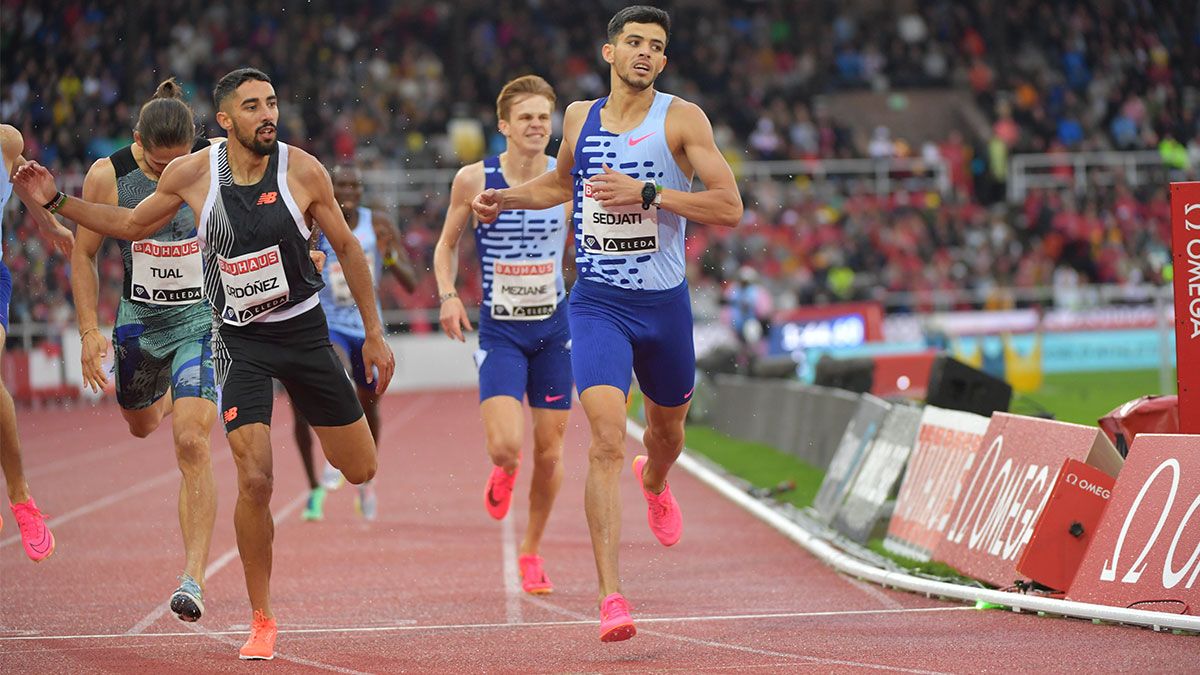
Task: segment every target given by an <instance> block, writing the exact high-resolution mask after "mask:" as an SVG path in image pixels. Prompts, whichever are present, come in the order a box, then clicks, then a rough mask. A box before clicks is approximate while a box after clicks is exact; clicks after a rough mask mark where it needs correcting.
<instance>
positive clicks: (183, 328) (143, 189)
mask: <svg viewBox="0 0 1200 675" xmlns="http://www.w3.org/2000/svg"><path fill="white" fill-rule="evenodd" d="M208 146H209V143H208V141H207V140H206V139H203V138H201V139H197V140H196V143H195V144H194V145H193V146H192V152H196V151H199V150H203V149H204V148H207V147H208ZM109 160H110V161H111V162H112V165H113V173H114V174H116V179H117V206H120V207H122V208H126V209H132V208H134V207H136V206H137V205H138V204H140V203H141V202H142V200H144V199H146V198H147V197H149V196H150V195H152V194H154V190H155V188H156V187H157V186H158V181H155V180H153V179H151V178H150V177H149V176H147V175H146V174H145V172H143V171H142V169H141V168H140V167H139V166H138V163H137V160H135V159H134V158H133V150H132V146H126V147H124V148H122V149H120V150H118V151H116V152H114V153H113V154H112V155H110V156H109ZM117 246H118V247H119V248H120V250H121V260H122V262H123V263H124V265H125V275H124V281H123V282H122V296H121V303H120V305H119V306H118V307H117V325H118V326H124V325H127V324H132V323H138V324H141V325H144V326H171V327H172V331H171V333H172V335H177V334H182V335H191V334H195V333H201V332H204V331H205V330H207V329H208V328H209V323H210V319H209V309H208V305H207V304H206V303H205V302H204V295H203V292H202V286H203V277H202V272H201V260H200V252H199V244H198V242H197V240H196V217H195V214H194V213H193V212H192V209H191V208H189V207H188V206H187V204H184V205H183V206H181V207H180V208H179V211H178V212H177V213H176V214H175V217H174V218H172V219H171V221H170V222H168V223H167V224H166V225H164V226H163V227H162V229H161V230H159V231H158V232H155V233H154V234H152V235H150V237H148V238H146V239H143V240H141V241H136V242H131V241H125V240H117ZM135 258H136V263H135ZM135 287H136V292H134V289H135ZM151 333H153V331H151ZM163 339H164V340H166V339H173V338H172V337H171V336H164V337H163ZM151 347H153V345H151Z"/></svg>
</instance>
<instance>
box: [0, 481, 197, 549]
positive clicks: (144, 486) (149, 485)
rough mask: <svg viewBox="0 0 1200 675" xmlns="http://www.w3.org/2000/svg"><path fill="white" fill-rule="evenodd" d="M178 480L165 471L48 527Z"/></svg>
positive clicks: (16, 538) (9, 541)
mask: <svg viewBox="0 0 1200 675" xmlns="http://www.w3.org/2000/svg"><path fill="white" fill-rule="evenodd" d="M213 464H214V466H215V465H216V462H213ZM178 478H179V469H178V468H173V469H171V470H170V471H167V472H166V473H161V474H159V475H157V476H155V477H153V478H148V479H146V480H144V481H142V482H140V483H137V484H135V485H132V486H130V487H127V488H125V489H124V490H121V491H120V492H114V493H113V494H111V495H108V496H107V497H104V498H102V499H97V500H96V501H94V502H89V503H88V504H87V505H85V506H81V507H79V508H77V509H75V510H74V511H68V512H67V513H64V514H63V515H61V516H53V517H52V518H51V519H50V527H51V529H57V528H59V527H62V526H63V525H66V524H67V523H69V522H71V521H72V520H75V519H76V518H79V517H82V516H86V515H88V514H89V513H93V512H95V511H99V510H100V509H103V508H105V507H107V506H111V505H113V504H116V503H117V502H119V501H122V500H124V499H128V498H129V497H133V496H135V495H140V494H142V493H143V492H149V491H150V490H152V489H154V488H156V487H158V486H159V485H161V484H163V483H166V482H167V481H170V480H171V479H178ZM20 540H21V535H19V534H17V535H14V536H11V537H9V538H8V539H4V540H0V549H2V548H4V547H5V546H8V545H10V544H13V543H15V542H18V541H20Z"/></svg>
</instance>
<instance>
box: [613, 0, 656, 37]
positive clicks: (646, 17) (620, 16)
mask: <svg viewBox="0 0 1200 675" xmlns="http://www.w3.org/2000/svg"><path fill="white" fill-rule="evenodd" d="M627 23H656V24H658V25H660V26H662V29H663V32H665V33H666V34H667V40H668V41H670V39H671V15H670V14H667V12H666V11H665V10H662V9H659V8H658V7H651V6H650V5H630V6H629V7H626V8H625V9H622V10H620V11H619V12H617V13H616V14H613V18H612V19H610V20H609V22H608V41H609V42H610V43H613V44H616V42H617V36H618V35H620V34H621V31H622V30H624V29H625V24H627Z"/></svg>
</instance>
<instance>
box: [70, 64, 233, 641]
mask: <svg viewBox="0 0 1200 675" xmlns="http://www.w3.org/2000/svg"><path fill="white" fill-rule="evenodd" d="M182 94H183V90H182V89H181V88H180V86H179V85H178V84H177V83H176V82H175V80H174V79H169V80H166V81H165V82H163V83H162V84H160V85H159V86H158V90H157V91H155V93H154V98H153V99H151V100H150V101H148V102H147V103H146V104H145V105H143V106H142V108H141V110H140V111H139V113H138V121H137V126H136V127H135V128H134V132H133V138H134V142H133V144H132V145H129V146H126V147H124V148H122V149H120V150H118V151H116V152H115V153H113V154H112V155H111V156H110V157H105V158H102V159H99V160H97V161H96V163H95V164H93V165H92V167H91V168H90V169H89V170H88V173H87V177H86V178H84V181H83V198H84V199H86V200H89V201H94V202H99V203H103V204H112V205H114V206H122V207H125V208H130V209H132V208H133V207H135V206H137V205H138V203H139V202H141V201H142V200H143V199H145V198H146V197H148V196H150V195H151V194H153V193H154V189H155V185H156V183H157V180H158V177H159V175H160V174H161V173H162V171H163V170H164V169H165V168H166V167H167V165H168V164H170V163H171V161H172V160H174V159H175V158H177V157H183V156H184V155H188V154H190V153H192V152H194V151H197V150H202V149H205V148H207V147H208V146H209V142H208V141H207V140H206V139H203V138H201V139H197V138H196V122H195V118H194V116H193V115H192V110H191V108H189V107H188V105H187V104H186V103H184V102H183V100H182V98H181V97H182ZM102 243H104V237H102V236H101V235H99V234H96V233H95V232H92V231H91V230H88V229H87V228H80V229H79V240H78V244H77V245H76V246H75V252H74V255H73V256H72V259H71V263H72V264H71V293H72V295H73V296H74V298H75V313H76V316H77V318H78V322H79V339H80V343H81V344H80V361H81V367H82V373H83V379H84V384H85V385H89V386H91V387H92V389H93V390H94V391H101V390H103V388H104V386H105V385H106V384H107V379H108V378H107V377H106V376H105V373H104V370H103V368H102V366H101V363H102V361H103V358H104V356H105V354H106V353H107V352H108V340H106V339H105V337H104V335H103V333H101V332H100V327H99V316H98V315H97V311H96V305H97V299H98V296H99V283H98V279H97V274H96V253H97V252H98V251H99V250H100V245H101V244H102ZM117 243H118V245H119V246H120V249H121V258H122V262H123V263H124V267H125V270H124V272H125V274H124V282H123V284H122V286H123V293H122V297H121V302H120V305H119V306H118V307H117V315H116V317H115V326H114V329H113V366H114V373H115V380H116V383H115V385H116V393H117V403H118V404H119V405H120V406H121V415H122V416H123V417H124V418H125V422H126V423H127V424H128V425H129V433H131V434H133V435H134V436H136V437H138V438H145V437H147V436H149V435H150V434H151V433H152V432H153V431H154V430H155V429H157V428H158V427H159V424H161V423H162V421H163V420H164V419H165V418H166V417H167V415H171V430H172V437H173V439H174V446H175V459H176V462H177V464H178V466H179V472H180V474H181V475H182V480H181V481H180V483H179V524H180V530H181V532H182V534H183V548H184V555H185V563H184V569H183V575H182V576H181V577H180V585H179V587H178V588H177V589H176V590H175V592H174V593H172V595H171V601H170V605H171V609H172V611H174V612H175V614H176V615H177V616H178V617H179V618H180V619H182V620H184V621H197V620H199V619H200V616H201V615H202V614H203V613H204V603H203V600H202V595H203V589H204V571H205V566H206V565H207V564H208V549H209V544H210V543H211V541H212V530H213V522H214V520H215V519H216V516H217V488H216V484H215V483H214V481H213V472H212V457H211V452H210V449H209V440H208V439H209V436H210V435H211V433H210V432H211V431H212V426H213V422H215V421H216V419H217V387H216V382H215V381H214V380H213V364H212V348H211V339H210V338H211V335H212V316H211V315H212V312H211V310H210V309H209V307H208V303H207V302H205V301H204V297H203V293H202V292H201V287H202V285H203V283H202V282H203V276H202V272H201V262H200V247H199V244H198V242H197V240H196V216H195V214H193V213H192V211H191V209H190V208H188V207H186V206H185V207H183V208H181V209H179V212H178V213H176V214H175V217H174V218H172V219H171V221H170V222H168V223H167V224H166V225H164V226H163V228H162V229H161V230H159V231H158V232H155V233H154V234H153V235H151V236H150V237H148V238H146V239H143V240H141V241H135V242H129V241H122V240H118V242H117ZM109 320H110V319H109V318H107V317H106V319H105V321H106V322H107V321H109Z"/></svg>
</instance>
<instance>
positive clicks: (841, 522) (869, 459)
mask: <svg viewBox="0 0 1200 675" xmlns="http://www.w3.org/2000/svg"><path fill="white" fill-rule="evenodd" d="M920 424H921V409H920V408H917V407H915V406H910V405H896V406H893V407H892V409H891V411H889V412H888V414H887V417H886V418H885V419H884V420H883V425H882V426H881V427H880V428H879V433H878V434H876V436H875V442H873V443H871V448H870V450H868V451H867V455H866V457H865V458H864V459H863V462H862V467H861V468H860V469H859V470H858V473H857V474H856V475H855V476H854V480H853V481H851V483H850V487H849V488H848V489H847V490H846V498H845V499H844V500H843V501H842V504H841V506H839V507H838V509H837V512H836V514H835V515H834V518H833V526H834V528H836V529H837V530H838V531H839V532H841V533H842V534H844V535H846V536H847V537H849V538H851V539H853V540H854V541H857V542H859V543H860V544H865V543H867V540H868V539H870V538H871V535H872V534H873V533H874V531H875V526H876V524H877V523H878V522H879V520H880V519H881V518H882V517H883V514H884V510H885V506H886V504H887V501H888V499H889V498H891V497H892V495H893V493H894V492H895V489H896V485H897V483H898V482H899V481H900V474H901V473H903V472H904V465H905V464H906V463H908V455H909V453H911V452H912V447H913V442H914V441H915V440H916V438H917V429H918V427H919V426H920Z"/></svg>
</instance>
